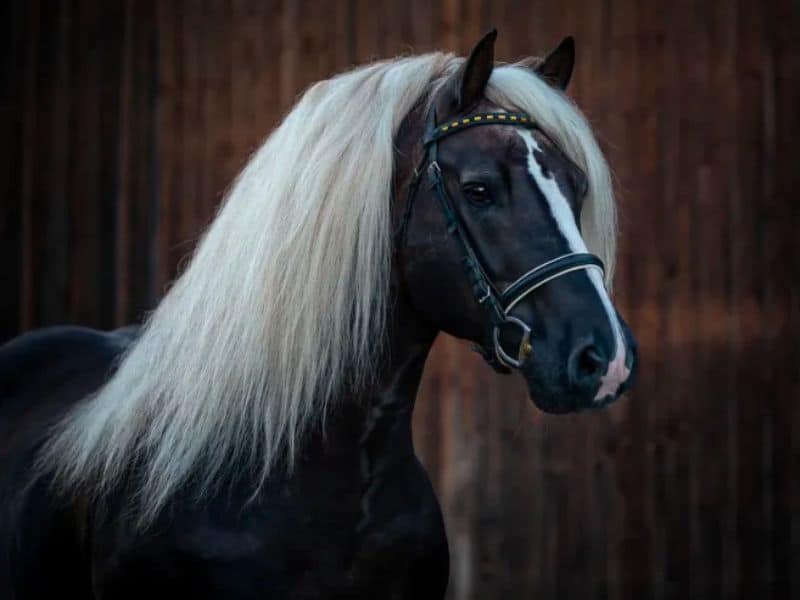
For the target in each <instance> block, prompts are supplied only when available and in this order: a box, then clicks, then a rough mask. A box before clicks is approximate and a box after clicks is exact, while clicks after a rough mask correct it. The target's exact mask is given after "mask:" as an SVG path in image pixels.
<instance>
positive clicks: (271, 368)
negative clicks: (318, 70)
mask: <svg viewBox="0 0 800 600" xmlns="http://www.w3.org/2000/svg"><path fill="white" fill-rule="evenodd" d="M461 61H462V59H459V58H456V57H453V56H452V55H447V54H441V53H435V54H428V55H423V56H417V57H410V58H401V59H396V60H391V61H385V62H378V63H375V64H372V65H368V66H365V67H362V68H358V69H355V70H353V71H350V72H347V73H344V74H341V75H339V76H337V77H334V78H332V79H330V80H327V81H323V82H320V83H317V84H316V85H314V86H312V87H311V88H310V89H309V90H308V91H307V92H306V93H305V94H304V95H303V97H302V99H301V100H300V101H299V102H298V103H297V105H296V106H295V107H294V109H293V110H292V111H291V112H290V113H289V115H288V116H287V117H286V118H285V120H284V121H283V123H282V124H281V125H280V126H279V127H278V128H277V129H276V130H275V131H274V132H273V133H272V134H271V135H270V136H269V137H268V138H267V140H266V141H265V142H264V144H263V145H262V146H261V148H260V149H259V150H258V151H257V152H256V153H255V154H254V155H253V156H252V158H251V159H250V161H249V163H248V164H247V166H246V167H245V168H244V170H243V171H242V172H241V174H240V175H239V176H238V178H237V180H236V182H235V183H234V185H233V186H232V188H231V191H230V193H229V194H228V196H227V197H226V199H225V201H224V203H223V205H222V207H221V209H220V211H219V214H218V215H217V217H216V219H215V220H214V222H213V223H212V224H211V226H210V228H209V229H208V231H207V232H206V234H205V236H204V237H203V239H202V241H201V242H200V244H199V246H198V247H197V249H196V252H195V254H194V257H193V259H192V261H191V263H190V264H189V266H188V268H187V269H186V271H185V272H184V273H183V274H182V275H181V276H180V277H179V278H178V279H177V281H176V282H175V284H174V285H173V287H172V288H171V290H170V291H169V292H168V293H167V295H166V296H165V298H164V299H163V300H162V302H161V304H160V305H159V306H158V308H157V309H156V310H155V312H154V313H153V314H152V315H151V316H150V317H149V319H148V320H147V322H146V324H145V325H144V327H143V330H142V332H141V335H140V337H139V339H138V340H137V341H136V342H135V343H134V344H133V345H132V347H131V348H130V349H129V351H128V352H127V353H126V354H125V356H124V357H123V358H122V361H121V363H120V365H119V368H118V369H117V371H116V373H115V374H114V375H113V376H112V377H111V379H110V380H109V381H108V382H107V383H106V384H105V385H104V386H103V387H102V388H101V389H100V390H99V391H97V392H96V393H94V394H93V395H91V396H90V397H88V398H87V399H86V400H84V401H83V402H82V403H81V404H80V405H79V406H78V407H76V408H75V409H74V410H73V411H72V412H71V414H70V415H69V416H68V417H67V418H66V419H65V420H64V421H63V422H62V423H60V424H59V426H58V427H57V428H56V430H55V431H54V432H53V435H52V437H51V438H50V440H49V442H48V443H47V445H46V446H45V448H44V450H43V452H42V454H41V456H40V460H39V467H40V469H42V470H44V471H45V472H52V473H53V474H54V479H55V481H56V483H57V485H58V486H59V488H60V489H62V490H64V491H71V492H75V491H80V492H81V493H87V494H89V495H91V496H92V497H97V496H99V495H102V494H103V493H104V492H105V491H107V490H108V489H110V488H111V487H112V486H114V484H115V483H117V482H119V481H120V480H121V479H122V477H123V476H124V475H125V474H126V473H130V469H131V467H132V466H135V467H136V472H137V473H138V474H139V479H137V480H136V483H135V486H134V487H135V489H136V490H137V491H136V497H135V498H134V499H133V501H134V502H135V503H136V509H137V514H138V515H139V522H140V523H141V524H143V525H146V524H148V523H150V522H152V520H153V518H154V517H155V516H156V515H157V514H158V512H159V511H160V509H161V508H163V506H164V504H165V503H166V502H167V500H168V499H169V498H170V496H171V495H172V494H173V493H174V492H175V491H176V490H177V488H179V487H180V486H181V485H183V484H184V483H185V482H187V480H188V479H189V478H190V477H191V479H192V482H193V483H196V487H197V491H198V493H199V494H203V493H205V492H207V491H208V490H209V489H211V487H212V486H213V485H214V482H215V481H216V480H217V479H218V476H219V475H220V474H221V473H223V472H229V471H231V470H233V468H234V467H233V465H236V466H237V467H238V468H251V469H255V471H256V472H257V473H260V476H261V481H262V482H263V481H264V478H266V477H267V476H268V475H269V474H270V473H271V472H272V471H273V470H274V469H275V468H276V465H277V464H278V463H280V464H281V465H285V466H286V468H289V469H290V468H291V466H292V463H293V460H294V459H295V456H296V454H297V452H298V449H299V448H300V446H301V444H302V440H303V437H304V434H305V433H307V432H308V430H309V428H310V427H312V426H314V425H315V424H318V423H320V422H321V420H322V419H324V416H325V414H326V413H327V412H328V408H329V404H330V403H331V401H332V399H333V398H335V397H336V396H337V394H338V393H340V392H341V391H342V389H343V388H345V387H347V388H348V389H358V388H363V387H364V386H368V385H370V383H371V381H370V378H369V374H370V373H372V372H373V371H374V367H375V364H374V361H375V360H376V353H375V348H376V343H378V342H379V340H381V339H383V337H384V326H385V323H384V321H385V314H386V308H387V300H388V298H387V296H388V281H389V272H390V265H391V254H392V237H391V233H390V231H391V224H390V209H391V207H390V196H391V184H392V175H393V169H394V164H393V160H394V145H393V141H394V138H395V135H396V134H397V131H398V127H399V125H400V123H401V121H402V120H403V118H404V117H405V116H406V115H407V114H408V113H409V111H410V110H411V109H412V107H413V106H414V105H415V104H416V103H417V102H419V101H420V100H422V99H424V98H425V97H426V94H430V93H431V90H433V89H435V88H436V86H437V83H440V82H441V81H443V80H444V78H445V77H447V76H448V75H449V74H451V73H453V72H454V71H455V69H457V67H458V65H459V64H460V63H461ZM487 96H488V98H489V99H490V100H492V101H494V102H495V103H497V104H499V105H500V106H503V107H504V108H506V109H509V110H521V111H525V112H527V113H529V114H531V115H532V116H533V117H534V118H536V119H537V120H538V121H539V122H540V123H541V125H542V127H543V128H544V129H545V130H546V131H547V133H548V134H549V135H550V136H552V137H553V139H554V140H555V141H556V142H557V143H559V144H560V145H561V147H562V148H563V150H564V151H565V152H566V153H567V154H568V155H569V156H570V157H571V158H572V159H573V160H574V161H575V162H576V163H577V164H578V165H580V166H581V167H583V168H584V169H585V170H586V172H587V175H588V178H589V183H590V193H589V197H588V199H587V203H586V206H585V209H584V214H583V217H582V218H583V231H584V233H585V235H586V242H587V245H588V246H589V248H590V250H592V251H593V252H595V253H597V254H598V255H599V256H600V257H601V258H602V259H603V260H604V261H605V264H606V265H607V268H608V273H609V277H610V274H611V273H612V272H613V266H614V245H615V237H616V225H615V216H614V199H613V196H612V191H611V183H610V178H609V172H608V167H607V165H606V163H605V160H604V159H603V156H602V154H601V152H600V150H599V148H598V146H597V143H596V142H595V140H594V137H593V136H592V133H591V129H590V127H589V125H588V124H587V123H586V121H585V120H584V118H583V117H582V116H581V114H580V113H579V112H578V110H577V109H576V108H575V107H574V105H573V104H572V103H571V102H570V101H569V100H568V99H567V98H566V97H565V96H563V95H562V94H561V93H559V92H557V91H554V90H553V89H552V88H550V87H549V86H548V85H546V84H545V83H544V82H543V81H541V80H540V79H539V78H538V77H536V76H535V75H533V74H532V72H531V71H530V69H529V68H526V67H524V66H520V65H507V66H499V67H497V68H496V69H495V71H494V73H493V75H492V78H491V80H490V83H489V87H488V89H487ZM609 281H610V279H609Z"/></svg>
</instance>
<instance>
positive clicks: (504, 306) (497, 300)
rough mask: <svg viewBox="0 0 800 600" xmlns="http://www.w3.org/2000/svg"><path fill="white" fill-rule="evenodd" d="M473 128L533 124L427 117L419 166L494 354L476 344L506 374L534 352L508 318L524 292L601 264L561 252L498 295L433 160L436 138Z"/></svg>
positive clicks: (520, 118) (520, 119)
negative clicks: (506, 339)
mask: <svg viewBox="0 0 800 600" xmlns="http://www.w3.org/2000/svg"><path fill="white" fill-rule="evenodd" d="M476 125H517V126H523V127H528V128H532V127H535V126H536V122H535V121H534V120H533V119H532V118H531V117H529V116H528V115H525V114H521V113H506V112H493V113H481V114H475V115H470V116H465V117H460V118H456V119H449V120H448V121H446V122H444V123H442V124H440V125H437V124H436V115H435V114H434V113H433V112H431V113H430V115H429V117H428V131H427V133H426V134H425V138H424V140H423V146H424V148H425V154H424V156H423V159H422V163H421V165H425V163H428V169H427V173H428V177H429V178H430V182H431V188H432V189H433V190H434V192H435V194H436V197H437V199H438V200H439V206H440V208H441V209H442V213H443V215H444V219H445V224H446V226H447V232H448V233H449V234H450V235H453V236H454V237H455V238H456V239H457V240H458V242H459V244H460V246H461V249H462V251H463V253H464V256H463V259H462V262H463V264H464V269H465V271H466V274H467V278H468V279H469V283H470V286H471V288H472V293H473V296H474V297H475V300H476V301H477V303H478V304H479V305H480V306H483V307H484V308H485V309H486V310H487V311H488V313H489V323H488V332H487V333H488V338H489V339H488V341H489V342H490V343H491V345H492V347H493V348H492V349H493V350H494V351H493V352H491V351H489V350H487V349H486V348H484V347H483V346H479V347H478V351H479V352H480V354H481V355H482V356H483V357H484V359H485V360H486V362H488V363H489V365H490V366H491V367H492V368H494V369H495V370H497V371H500V372H506V373H507V372H508V370H509V369H511V368H515V369H519V368H521V367H522V366H523V364H524V362H525V360H526V359H527V358H528V357H529V356H530V355H531V353H532V352H533V347H532V345H531V327H530V326H529V325H528V324H527V323H525V322H524V321H522V320H521V319H518V318H517V317H514V316H512V315H511V314H509V313H510V311H511V310H512V309H513V308H514V306H516V304H517V303H518V302H520V301H521V300H522V299H523V298H525V297H526V296H527V295H528V294H530V293H531V292H533V291H534V290H535V289H537V288H539V287H541V286H543V285H544V284H546V283H547V282H548V281H551V280H553V279H555V278H557V277H561V276H562V275H566V274H567V273H570V272H572V271H576V270H580V269H589V268H598V269H600V270H601V272H602V271H603V263H602V261H601V260H600V259H599V258H597V257H596V256H594V255H593V254H588V253H570V254H566V255H564V256H560V257H558V258H555V259H553V260H550V261H547V262H545V263H543V264H541V265H538V266H537V267H535V268H533V269H531V270H530V271H528V272H527V273H525V274H524V275H522V276H521V277H519V278H518V279H517V280H516V281H514V282H513V283H511V285H509V286H508V287H507V288H506V289H505V290H504V291H503V292H502V293H499V292H497V288H496V287H495V286H494V284H493V283H492V281H491V279H490V278H489V276H488V275H487V274H486V270H485V269H484V268H483V265H482V263H481V261H480V259H479V257H478V254H477V253H476V251H475V249H474V248H473V247H472V243H471V241H470V238H469V236H468V235H467V232H466V231H465V229H464V226H463V224H462V223H461V221H460V220H459V218H458V215H457V213H456V211H455V209H454V207H453V203H452V200H451V198H450V195H449V194H448V193H447V188H446V186H445V184H444V179H443V177H442V170H441V167H439V163H438V161H437V151H438V148H437V144H438V141H439V140H440V139H441V138H443V137H446V136H448V135H451V134H453V133H456V132H458V131H462V130H463V129H467V128H469V127H473V126H476ZM419 172H422V168H421V167H420V168H419V169H415V173H419ZM418 182H419V180H418V178H417V176H416V175H415V177H414V180H413V181H412V184H411V186H410V187H409V198H408V200H407V204H406V211H405V215H404V218H403V224H402V225H401V227H403V231H404V230H405V224H406V223H407V220H408V218H409V217H410V213H411V207H412V206H413V200H414V196H415V195H416V190H417V184H418ZM509 324H510V325H514V326H516V327H518V328H519V329H520V331H522V337H521V339H520V342H519V345H518V347H517V353H516V354H517V356H516V357H514V356H511V355H510V354H509V353H507V352H506V351H505V349H504V348H503V346H502V344H501V342H500V328H501V327H503V326H505V325H509Z"/></svg>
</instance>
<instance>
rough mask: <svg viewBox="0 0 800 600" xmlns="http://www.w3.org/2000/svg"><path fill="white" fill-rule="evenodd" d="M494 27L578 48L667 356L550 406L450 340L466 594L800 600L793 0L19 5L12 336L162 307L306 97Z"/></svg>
mask: <svg viewBox="0 0 800 600" xmlns="http://www.w3.org/2000/svg"><path fill="white" fill-rule="evenodd" d="M491 26H497V27H498V29H499V30H500V37H499V39H498V55H499V58H500V59H504V60H511V59H516V58H519V57H522V56H525V55H529V54H536V53H542V52H543V51H545V50H546V49H548V48H550V47H552V46H553V45H554V44H555V43H557V42H558V40H559V39H560V37H561V36H563V35H566V34H573V35H575V37H576V38H577V44H578V53H579V62H578V66H577V71H576V74H575V78H574V82H573V86H572V88H571V91H572V93H573V94H574V96H575V97H576V98H577V100H578V102H579V103H580V105H581V106H582V107H583V108H584V109H585V111H586V113H587V114H588V115H589V117H590V119H591V120H592V122H593V123H594V125H595V127H596V130H597V134H598V136H599V138H600V139H601V140H602V143H603V145H604V147H605V148H606V150H607V152H608V156H609V159H610V161H611V164H612V165H613V168H614V170H615V172H616V177H617V181H618V188H619V190H620V198H621V214H622V221H621V224H622V233H623V237H622V248H621V260H620V265H619V270H618V272H619V277H618V282H617V299H618V302H619V304H620V306H621V308H622V311H623V313H624V314H625V315H626V316H627V318H628V320H629V321H630V323H631V325H632V327H633V330H634V332H635V333H636V335H637V337H638V339H639V342H640V344H641V355H642V362H641V367H642V368H641V378H640V381H639V384H638V387H637V388H636V390H635V392H634V393H632V394H630V396H629V397H628V398H627V399H625V400H624V401H622V402H620V403H618V404H617V405H615V406H614V407H613V408H611V409H610V410H607V411H605V412H602V413H596V414H590V415H578V416H566V417H551V416H546V415H543V414H541V413H539V412H537V411H536V410H534V409H533V408H532V406H531V405H530V402H529V401H528V400H527V398H526V394H525V391H524V390H523V388H522V386H521V385H520V382H519V381H517V380H515V379H512V378H501V377H499V376H496V375H495V374H493V373H492V372H490V370H489V369H488V368H486V367H484V366H483V365H482V364H480V361H479V359H478V358H477V357H475V356H474V355H472V354H471V353H469V352H468V350H467V349H466V348H465V345H464V344H462V343H459V342H456V341H454V340H451V339H441V340H440V341H439V343H438V344H437V347H436V351H435V353H434V355H433V357H432V358H431V361H430V363H429V365H428V371H427V377H426V380H425V384H424V387H423V391H422V394H421V398H420V400H419V403H418V408H417V412H416V436H417V442H418V448H419V451H420V453H421V455H422V457H423V458H424V461H425V463H426V464H427V465H428V467H429V470H430V473H431V475H432V478H433V480H434V482H435V485H436V488H437V490H438V493H439V495H440V498H441V501H442V504H443V507H444V512H445V518H446V521H447V527H448V532H449V537H450V545H451V554H452V573H451V581H450V588H449V590H450V591H449V594H450V597H451V598H458V599H466V598H475V599H478V598H512V599H515V598H537V599H547V598H590V597H591V598H636V599H639V598H734V597H742V598H745V597H746V598H751V597H758V598H790V597H795V598H796V597H800V511H799V510H798V509H800V429H798V428H799V427H800V374H799V371H800V359H798V349H797V346H798V343H800V244H798V241H797V240H798V237H800V210H799V209H798V206H800V199H798V198H797V193H798V190H800V161H798V158H800V153H798V150H797V147H798V144H800V118H799V117H798V112H799V111H800V3H798V2H797V0H781V1H769V2H758V1H755V0H753V1H745V0H740V1H738V2H737V1H733V0H717V1H708V2H704V1H700V0H695V1H689V0H678V1H667V0H665V1H663V2H650V1H644V0H640V1H636V0H604V1H602V2H601V1H586V2H581V1H579V0H558V1H555V0H548V1H541V0H526V1H524V2H514V1H492V0H448V1H446V2H442V3H430V2H425V1H422V0H403V1H395V0H348V1H343V2H312V1H293V0H282V1H279V0H271V1H259V0H205V1H196V2H166V1H164V2H156V1H154V0H142V1H133V0H131V1H128V2H118V1H110V0H72V1H49V2H41V1H40V2H37V1H30V2H28V1H25V0H13V1H9V2H6V3H4V4H3V6H2V8H0V27H2V33H3V35H2V41H1V42H0V43H2V53H0V62H2V70H1V71H0V74H1V77H2V87H1V88H0V140H2V142H1V143H0V195H1V196H2V206H1V207H0V230H1V231H2V241H1V242H0V244H2V245H1V246H0V282H1V283H0V285H1V287H2V294H1V296H0V297H1V298H2V300H1V301H2V311H0V340H5V339H7V338H9V337H11V336H13V335H15V334H17V333H19V332H20V331H23V330H27V329H30V328H33V327H40V326H43V325H48V324H53V323H64V322H70V323H82V324H86V325H91V326H96V327H104V328H108V327H112V326H115V325H119V324H123V323H128V322H132V321H136V320H139V319H141V317H142V315H143V312H144V311H146V310H147V309H149V308H152V307H153V306H154V305H155V304H156V302H157V301H158V298H159V296H160V295H161V294H162V292H163V290H164V289H165V286H166V285H167V283H168V282H169V280H170V279H171V278H172V277H173V276H174V274H175V272H176V270H177V268H178V267H179V264H180V261H181V259H182V257H185V256H186V255H187V254H188V253H189V252H190V250H191V249H192V246H193V243H194V241H195V240H196V239H197V235H198V233H199V232H200V231H201V230H202V229H203V227H204V226H205V225H206V224H207V223H208V222H209V220H210V219H211V218H212V216H213V211H214V207H215V205H216V204H217V202H218V201H219V199H220V197H221V194H222V193H223V192H224V190H225V187H226V185H227V184H228V183H229V182H230V181H231V178H232V177H233V176H234V175H235V173H236V172H237V171H238V170H239V169H240V168H241V167H242V166H243V164H244V163H245V161H246V160H247V156H248V154H249V153H250V152H251V151H252V150H253V149H254V148H255V147H256V146H257V145H258V144H259V141H260V140H261V139H262V138H263V137H264V136H265V135H266V134H267V133H268V132H269V131H270V129H271V128H272V127H273V126H274V125H275V123H276V122H277V121H278V119H279V118H280V116H281V115H282V114H283V113H285V111H287V109H288V108H289V107H291V105H292V104H293V102H294V100H295V99H296V97H297V94H298V93H299V92H300V91H301V90H302V89H304V87H306V86H307V85H308V84H309V83H310V82H313V81H315V80H317V79H319V78H323V77H326V76H328V75H331V74H332V73H335V72H337V71H340V70H342V69H344V68H346V67H347V66H348V65H351V64H355V63H362V62H364V61H368V60H370V59H373V58H376V57H386V56H393V55H396V54H398V53H403V52H410V51H425V50H431V49H450V50H457V51H459V52H461V53H463V52H465V51H466V50H468V49H469V48H470V46H471V44H472V43H473V42H474V41H475V40H477V39H478V37H479V36H480V34H481V33H483V32H484V31H485V30H487V29H488V28H489V27H491ZM756 593H758V596H755V594H756Z"/></svg>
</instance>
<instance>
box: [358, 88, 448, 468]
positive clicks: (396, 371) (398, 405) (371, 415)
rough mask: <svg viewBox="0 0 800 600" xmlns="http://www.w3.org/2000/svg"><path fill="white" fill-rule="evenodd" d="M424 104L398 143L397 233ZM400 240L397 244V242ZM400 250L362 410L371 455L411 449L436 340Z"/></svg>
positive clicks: (364, 436)
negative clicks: (378, 357)
mask: <svg viewBox="0 0 800 600" xmlns="http://www.w3.org/2000/svg"><path fill="white" fill-rule="evenodd" d="M423 114H424V104H423V103H420V105H419V106H417V107H416V108H415V110H412V111H411V113H410V114H409V115H408V116H407V117H406V118H405V119H404V120H403V123H402V124H401V126H400V128H399V132H398V135H397V138H396V140H395V148H396V149H397V150H396V153H395V173H394V186H393V187H394V189H393V193H392V198H397V199H399V200H400V202H399V203H397V204H395V205H394V206H393V207H392V208H393V211H392V212H393V214H394V218H393V221H394V222H393V224H392V230H393V231H399V228H400V220H401V219H402V214H403V212H404V209H405V201H406V200H407V193H408V186H409V184H410V181H411V179H412V176H413V172H414V167H415V166H416V162H417V161H418V160H419V157H418V156H415V152H414V147H415V145H417V144H418V140H420V139H421V137H422V135H423V133H424V123H423V122H422V115H423ZM395 241H398V240H395ZM401 256H402V249H400V248H395V253H394V257H395V259H394V260H393V272H392V277H391V294H390V299H389V303H388V304H389V306H390V307H391V309H390V314H389V317H388V327H387V332H388V339H387V340H386V344H385V346H384V349H385V356H386V360H385V362H384V367H383V368H382V370H381V375H380V377H379V379H378V385H376V386H375V387H374V388H373V389H372V390H371V392H370V393H368V394H366V397H365V398H360V401H361V406H365V407H367V414H366V420H365V426H364V429H363V434H362V438H361V443H362V445H363V446H364V447H365V449H366V450H367V453H368V454H370V453H373V454H375V455H378V454H380V453H382V452H383V453H384V454H387V455H388V454H391V453H392V452H398V451H405V450H408V451H413V446H412V441H411V416H412V412H413V410H414V401H415V399H416V395H417V389H418V388H419V383H420V379H421V378H422V371H423V368H424V366H425V360H426V358H427V356H428V352H429V351H430V348H431V345H432V344H433V340H434V338H435V337H436V334H437V331H436V329H434V328H432V327H430V326H428V325H426V324H425V323H424V321H423V320H422V319H420V318H419V316H418V315H417V313H416V311H415V310H414V308H413V307H412V305H411V301H410V299H409V295H408V293H407V290H406V287H405V286H406V282H405V280H404V278H403V277H402V275H400V272H401V270H402V266H401V264H400V263H401V262H402V258H401Z"/></svg>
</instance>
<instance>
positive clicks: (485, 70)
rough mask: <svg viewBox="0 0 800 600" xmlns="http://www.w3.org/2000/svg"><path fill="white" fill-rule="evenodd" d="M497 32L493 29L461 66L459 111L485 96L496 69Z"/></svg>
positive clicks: (459, 75)
mask: <svg viewBox="0 0 800 600" xmlns="http://www.w3.org/2000/svg"><path fill="white" fill-rule="evenodd" d="M496 39H497V30H496V29H492V30H491V31H490V32H489V33H487V34H486V35H485V36H483V37H482V38H481V40H480V41H479V42H478V43H477V44H476V45H475V47H474V48H473V49H472V52H471V53H470V55H469V58H468V59H467V60H466V61H465V62H464V64H463V65H461V68H460V69H459V74H458V77H459V79H460V81H459V95H458V110H459V112H461V111H464V110H466V109H467V108H469V107H470V106H472V105H473V104H475V103H476V102H477V101H478V100H480V97H481V96H482V95H483V90H485V89H486V84H487V83H489V77H491V75H492V69H494V41H495V40H496Z"/></svg>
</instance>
